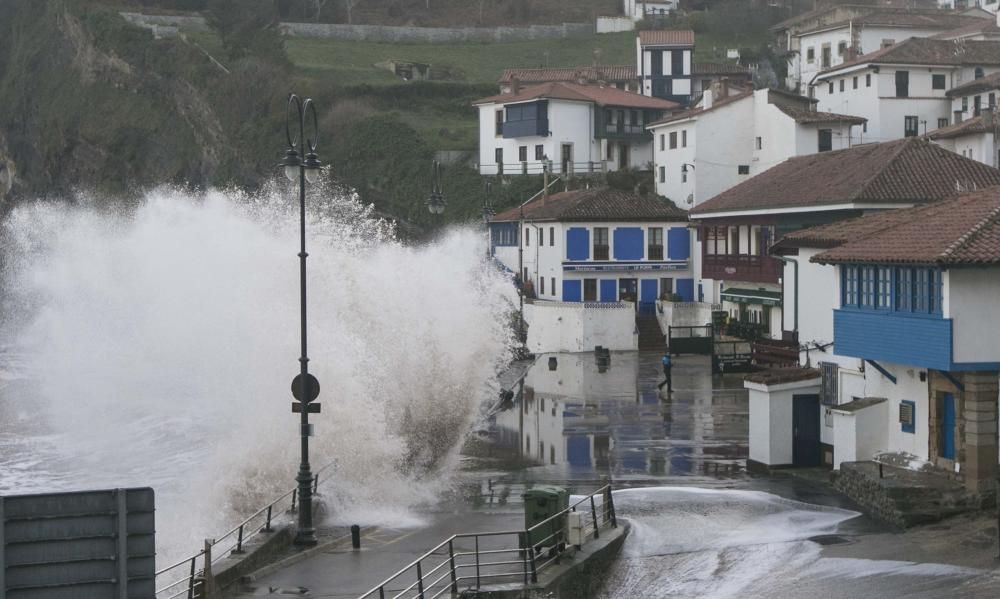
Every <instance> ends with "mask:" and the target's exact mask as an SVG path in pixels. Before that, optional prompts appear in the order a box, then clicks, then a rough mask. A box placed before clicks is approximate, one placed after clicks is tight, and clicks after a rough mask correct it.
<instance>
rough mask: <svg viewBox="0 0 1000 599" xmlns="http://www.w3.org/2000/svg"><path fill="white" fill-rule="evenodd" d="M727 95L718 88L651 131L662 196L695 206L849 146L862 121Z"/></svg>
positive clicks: (766, 93)
mask: <svg viewBox="0 0 1000 599" xmlns="http://www.w3.org/2000/svg"><path fill="white" fill-rule="evenodd" d="M728 93H730V92H729V91H727V90H726V89H724V87H722V86H720V87H717V88H716V89H715V90H714V91H713V93H708V94H705V96H704V97H703V98H702V102H701V104H700V105H699V107H697V108H694V109H692V110H688V111H685V112H680V113H676V114H673V115H671V116H669V117H667V118H665V119H663V120H661V121H657V122H656V123H653V124H651V125H649V127H648V129H649V130H650V131H652V132H653V142H654V143H653V166H654V171H653V172H654V176H655V177H656V192H657V193H658V194H659V195H662V196H665V197H668V198H670V199H671V200H673V201H675V202H677V204H678V205H680V206H688V207H690V206H697V205H698V204H699V203H701V202H703V201H705V200H707V199H709V198H712V197H715V196H716V195H718V194H720V193H722V192H724V191H726V190H727V189H729V188H731V187H733V186H735V185H737V184H739V183H740V182H742V181H745V180H747V179H749V178H750V177H752V176H754V175H756V174H758V173H761V172H763V171H765V170H767V169H769V168H771V167H772V166H775V165H776V164H778V163H780V162H782V161H784V160H787V159H788V158H791V157H793V156H804V155H807V154H814V153H816V152H824V151H830V150H840V149H844V148H848V147H850V146H851V143H852V137H851V130H852V127H854V128H856V129H858V130H859V131H860V128H861V125H862V124H863V123H864V119H862V118H859V117H854V116H848V115H842V114H833V113H828V112H819V111H817V110H815V101H814V100H810V99H809V98H806V97H803V96H798V95H795V94H790V93H788V92H784V91H780V90H773V89H762V90H757V91H743V90H741V89H739V88H737V89H736V90H735V93H734V95H727V94H728ZM722 140H724V141H722ZM854 141H857V140H856V138H855V139H854Z"/></svg>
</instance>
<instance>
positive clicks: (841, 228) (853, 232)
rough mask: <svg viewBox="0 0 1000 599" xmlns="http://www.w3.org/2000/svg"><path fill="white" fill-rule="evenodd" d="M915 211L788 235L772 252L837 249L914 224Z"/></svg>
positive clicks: (878, 214)
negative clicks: (907, 223)
mask: <svg viewBox="0 0 1000 599" xmlns="http://www.w3.org/2000/svg"><path fill="white" fill-rule="evenodd" d="M912 212H913V211H911V210H883V211H880V212H872V213H869V214H866V215H864V216H859V217H857V218H849V219H847V220H841V221H837V222H833V223H830V224H827V225H819V226H817V227H809V228H808V229H800V230H798V231H792V232H791V233H787V234H785V235H784V236H783V237H782V238H781V240H780V241H778V243H776V244H774V246H773V247H772V251H774V252H776V253H781V250H783V249H785V248H833V247H837V246H839V245H842V244H844V243H847V242H848V241H852V240H854V239H859V238H862V237H867V236H869V235H871V234H873V233H877V232H879V231H883V230H885V229H888V228H889V227H892V226H895V225H898V224H900V223H904V222H908V221H910V220H911V219H912V218H913V216H912Z"/></svg>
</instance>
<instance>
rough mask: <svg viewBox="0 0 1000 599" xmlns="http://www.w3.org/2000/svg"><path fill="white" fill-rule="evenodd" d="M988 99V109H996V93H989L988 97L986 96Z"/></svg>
mask: <svg viewBox="0 0 1000 599" xmlns="http://www.w3.org/2000/svg"><path fill="white" fill-rule="evenodd" d="M988 98H989V100H988V103H989V106H990V108H991V109H992V108H996V106H997V95H996V93H994V92H990V95H989V96H988Z"/></svg>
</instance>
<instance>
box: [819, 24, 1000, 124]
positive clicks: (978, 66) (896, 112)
mask: <svg viewBox="0 0 1000 599" xmlns="http://www.w3.org/2000/svg"><path fill="white" fill-rule="evenodd" d="M998 71H1000V42H997V41H968V42H955V41H952V40H943V39H927V38H910V39H908V40H906V41H903V42H900V43H897V44H895V45H893V46H890V47H888V48H885V49H882V50H878V51H876V52H872V53H870V54H866V55H864V56H859V57H858V58H856V59H854V60H852V61H849V62H845V63H843V64H841V65H839V66H836V67H833V68H831V69H828V70H825V71H822V72H820V73H819V74H818V75H816V77H815V78H814V79H813V81H812V92H811V94H812V95H813V96H814V97H815V98H816V99H817V100H818V101H819V104H818V109H819V110H820V111H833V112H840V113H844V114H852V115H856V116H860V117H864V118H865V119H867V121H868V122H867V124H866V125H865V126H863V127H862V131H861V138H862V139H863V140H864V141H866V142H868V141H874V142H877V141H890V140H893V139H899V138H902V137H912V136H917V135H922V134H925V133H929V132H931V131H933V130H935V129H939V128H942V127H947V126H948V125H949V124H950V123H951V99H950V98H949V97H948V96H947V93H948V91H949V90H951V89H953V88H955V87H958V86H960V85H962V84H964V83H967V82H970V81H973V80H974V79H977V78H980V77H983V76H985V75H989V74H993V73H996V72H998Z"/></svg>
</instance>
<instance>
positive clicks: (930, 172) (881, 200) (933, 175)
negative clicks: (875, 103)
mask: <svg viewBox="0 0 1000 599" xmlns="http://www.w3.org/2000/svg"><path fill="white" fill-rule="evenodd" d="M990 185H1000V170H997V169H995V168H993V167H990V166H987V165H985V164H982V163H980V162H977V161H975V160H972V159H971V158H966V157H964V156H960V155H958V154H955V153H954V152H949V151H948V150H945V149H944V148H941V147H939V146H937V145H935V144H933V143H931V142H930V141H929V140H926V139H921V138H915V137H911V138H907V139H901V140H897V141H891V142H886V143H881V144H866V145H862V146H856V147H854V148H850V149H847V150H838V151H834V152H821V153H818V154H810V155H808V156H799V157H795V158H790V159H788V160H786V161H784V162H782V163H781V164H778V165H776V166H774V167H772V168H770V169H768V170H766V171H764V172H763V173H761V174H759V175H757V176H755V177H752V178H750V179H748V180H746V181H744V182H742V183H740V184H739V185H737V186H735V187H732V188H730V189H729V190H727V191H724V192H723V193H721V194H719V195H717V196H715V197H714V198H711V199H709V200H708V201H706V202H704V203H702V204H700V205H698V206H696V207H695V208H694V209H693V210H692V211H691V214H692V216H696V217H698V216H702V217H706V216H711V215H712V213H716V212H733V211H740V212H753V211H767V210H774V209H781V208H803V207H805V208H815V209H817V210H822V209H823V207H826V206H836V205H843V204H879V205H880V204H903V205H906V204H913V203H925V202H928V201H933V200H940V199H944V198H947V197H951V196H953V195H955V194H956V193H957V192H958V191H959V189H960V188H963V187H964V188H966V189H970V188H982V187H987V186H990Z"/></svg>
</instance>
